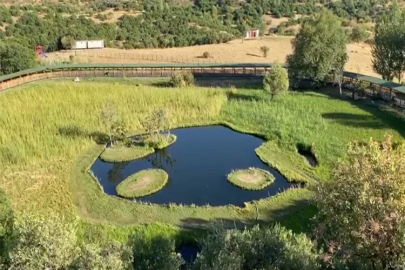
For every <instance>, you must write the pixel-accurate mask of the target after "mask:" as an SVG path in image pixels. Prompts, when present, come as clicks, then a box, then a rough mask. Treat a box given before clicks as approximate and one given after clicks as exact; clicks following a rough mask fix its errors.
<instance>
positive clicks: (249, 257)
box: [194, 225, 319, 270]
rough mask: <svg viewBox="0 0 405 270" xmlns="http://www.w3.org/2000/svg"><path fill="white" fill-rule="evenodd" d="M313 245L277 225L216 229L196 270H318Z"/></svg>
mask: <svg viewBox="0 0 405 270" xmlns="http://www.w3.org/2000/svg"><path fill="white" fill-rule="evenodd" d="M317 257H318V256H317V253H316V252H315V251H314V246H313V244H312V242H311V240H309V239H308V238H307V237H306V236H305V235H304V234H294V233H292V232H291V231H288V230H286V229H285V228H283V227H281V226H279V225H276V226H274V227H271V228H260V227H259V226H256V227H254V228H253V229H250V230H244V231H237V230H221V229H220V230H216V231H213V232H212V233H211V234H210V235H209V236H208V237H207V238H206V239H205V240H204V242H203V248H202V251H201V253H200V255H199V256H198V258H197V261H196V263H195V267H194V269H195V270H205V269H210V270H244V269H249V270H259V269H260V270H261V269H285V270H287V269H288V270H312V269H319V265H318V263H317Z"/></svg>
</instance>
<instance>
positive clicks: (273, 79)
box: [263, 64, 290, 99]
mask: <svg viewBox="0 0 405 270" xmlns="http://www.w3.org/2000/svg"><path fill="white" fill-rule="evenodd" d="M289 85H290V82H289V80H288V72H287V70H286V69H285V68H283V67H282V66H281V65H280V64H274V65H273V67H272V69H271V71H270V72H266V74H265V75H264V79H263V87H264V90H266V91H267V92H269V93H270V94H271V99H273V98H274V96H276V95H279V94H283V93H287V92H288V88H289Z"/></svg>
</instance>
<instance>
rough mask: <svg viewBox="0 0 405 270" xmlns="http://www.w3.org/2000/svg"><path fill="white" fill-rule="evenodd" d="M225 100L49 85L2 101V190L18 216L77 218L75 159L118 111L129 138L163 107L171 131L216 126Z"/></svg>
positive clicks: (209, 92)
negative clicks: (72, 185) (46, 213)
mask: <svg viewBox="0 0 405 270" xmlns="http://www.w3.org/2000/svg"><path fill="white" fill-rule="evenodd" d="M225 101H226V93H225V92H224V91H220V90H214V89H205V90H200V89H198V90H197V89H194V88H182V89H170V88H157V87H151V86H136V84H131V83H128V82H126V83H120V82H116V81H115V82H113V83H110V82H85V81H83V82H80V83H74V82H71V81H59V80H58V81H45V82H40V83H35V84H30V85H26V86H23V87H20V88H18V89H14V90H11V91H9V92H6V93H3V94H1V95H0V108H1V113H0V127H1V128H0V186H1V187H3V188H5V189H6V191H7V192H8V194H10V196H11V197H12V198H13V202H14V205H15V207H16V208H17V209H21V210H22V209H27V208H29V209H35V210H39V209H57V210H58V211H59V210H60V209H63V211H65V212H72V198H71V191H70V190H69V188H68V178H69V173H70V170H71V166H72V164H73V162H74V160H75V159H76V158H77V157H78V156H79V155H80V154H81V153H82V152H83V150H84V149H86V148H88V147H90V146H91V145H94V144H95V142H94V138H93V137H92V136H91V134H93V133H97V132H107V130H105V127H104V126H103V125H102V124H101V122H100V119H99V117H100V111H101V109H102V108H103V106H105V104H106V103H112V104H114V105H115V106H116V107H117V109H118V112H119V115H120V117H121V118H122V119H123V120H124V121H126V123H127V125H128V128H129V130H130V131H131V132H137V131H141V130H142V125H141V121H142V120H143V119H144V118H145V117H146V116H147V115H148V114H149V112H150V111H152V110H153V109H157V108H166V109H167V110H168V112H169V114H170V121H171V125H172V126H173V127H176V126H181V125H185V124H188V123H194V122H199V123H200V122H204V121H210V120H212V119H215V118H216V117H217V116H218V115H219V113H220V110H221V107H222V104H223V103H224V102H225Z"/></svg>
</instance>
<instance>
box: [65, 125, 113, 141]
mask: <svg viewBox="0 0 405 270" xmlns="http://www.w3.org/2000/svg"><path fill="white" fill-rule="evenodd" d="M58 134H59V135H61V136H63V137H69V138H91V139H93V140H94V141H95V142H96V143H97V144H106V143H108V142H109V137H108V134H105V133H102V132H100V131H94V132H87V131H84V130H82V129H81V128H79V127H77V126H71V125H69V126H62V127H59V129H58Z"/></svg>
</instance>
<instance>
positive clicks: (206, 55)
mask: <svg viewBox="0 0 405 270" xmlns="http://www.w3.org/2000/svg"><path fill="white" fill-rule="evenodd" d="M202 57H203V58H210V57H211V54H210V53H209V52H204V53H203V55H202Z"/></svg>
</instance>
